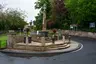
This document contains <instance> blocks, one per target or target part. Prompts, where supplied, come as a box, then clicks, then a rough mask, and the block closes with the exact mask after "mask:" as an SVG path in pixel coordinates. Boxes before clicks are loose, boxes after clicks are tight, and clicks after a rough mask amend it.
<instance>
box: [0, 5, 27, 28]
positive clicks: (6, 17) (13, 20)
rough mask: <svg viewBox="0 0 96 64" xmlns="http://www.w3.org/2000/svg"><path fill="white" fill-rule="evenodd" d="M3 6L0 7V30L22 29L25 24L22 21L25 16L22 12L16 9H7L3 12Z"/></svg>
mask: <svg viewBox="0 0 96 64" xmlns="http://www.w3.org/2000/svg"><path fill="white" fill-rule="evenodd" d="M3 8H4V7H3V6H1V5H0V30H9V29H11V30H17V29H18V28H21V29H23V27H24V25H26V24H27V23H26V22H25V21H24V18H25V15H24V13H22V11H21V10H20V11H18V10H17V9H12V8H8V9H6V10H3Z"/></svg>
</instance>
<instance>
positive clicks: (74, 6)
mask: <svg viewBox="0 0 96 64" xmlns="http://www.w3.org/2000/svg"><path fill="white" fill-rule="evenodd" d="M65 4H66V7H67V8H68V12H69V18H70V19H71V21H72V22H71V23H72V24H77V25H79V27H81V28H85V29H88V28H89V23H90V22H96V18H95V17H96V12H95V10H96V0H66V3H65ZM85 25H86V26H85Z"/></svg>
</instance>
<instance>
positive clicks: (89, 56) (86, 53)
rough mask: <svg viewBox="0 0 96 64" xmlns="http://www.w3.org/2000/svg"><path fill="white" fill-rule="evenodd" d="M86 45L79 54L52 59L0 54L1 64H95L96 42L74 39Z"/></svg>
mask: <svg viewBox="0 0 96 64" xmlns="http://www.w3.org/2000/svg"><path fill="white" fill-rule="evenodd" d="M71 39H72V40H75V41H78V42H80V43H82V44H83V45H84V47H83V49H82V50H80V51H78V52H71V53H64V54H60V55H57V56H52V57H32V58H16V57H10V56H6V55H4V54H1V53H0V64H95V63H96V40H95V39H90V38H81V37H72V38H71Z"/></svg>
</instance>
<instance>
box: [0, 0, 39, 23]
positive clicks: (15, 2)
mask: <svg viewBox="0 0 96 64" xmlns="http://www.w3.org/2000/svg"><path fill="white" fill-rule="evenodd" d="M36 1H37V0H0V4H6V7H7V8H20V9H21V10H23V11H25V12H26V14H27V16H28V17H27V18H26V20H27V21H28V22H29V21H30V20H34V19H35V16H36V15H37V13H38V10H35V8H34V6H35V4H34V3H35V2H36Z"/></svg>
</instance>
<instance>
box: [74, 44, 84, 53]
mask: <svg viewBox="0 0 96 64" xmlns="http://www.w3.org/2000/svg"><path fill="white" fill-rule="evenodd" d="M80 45H81V47H80V49H78V50H75V51H73V53H74V52H78V51H80V50H81V49H83V44H81V43H80Z"/></svg>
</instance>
